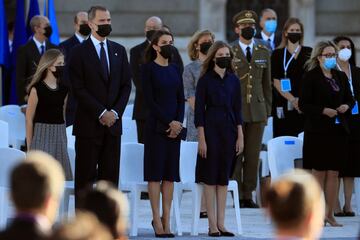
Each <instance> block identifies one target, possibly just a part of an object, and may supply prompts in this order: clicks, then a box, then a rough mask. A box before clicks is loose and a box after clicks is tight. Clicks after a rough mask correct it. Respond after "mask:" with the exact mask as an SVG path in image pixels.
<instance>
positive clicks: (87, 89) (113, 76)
mask: <svg viewBox="0 0 360 240" xmlns="http://www.w3.org/2000/svg"><path fill="white" fill-rule="evenodd" d="M88 17H89V26H90V28H91V35H90V37H89V38H88V39H87V40H86V41H85V42H84V43H82V44H79V45H78V46H76V47H75V48H74V49H73V50H72V57H71V59H70V66H69V76H70V82H71V84H72V86H73V91H74V95H75V98H76V100H77V102H78V106H77V109H76V114H75V122H74V128H73V134H74V135H75V136H76V141H75V150H76V164H75V204H76V206H78V197H79V192H81V190H82V189H84V188H85V187H87V186H88V185H91V184H93V183H94V182H95V181H96V180H107V181H110V182H112V183H114V184H115V185H116V186H117V185H118V181H119V167H120V136H121V133H122V122H121V117H122V114H123V112H124V110H125V107H126V104H127V102H128V100H129V95H130V91H131V71H130V66H129V63H128V59H127V55H126V51H125V48H124V47H123V46H122V45H120V44H118V43H115V42H113V41H110V40H108V39H107V38H106V37H107V36H108V35H109V34H110V32H111V18H110V12H109V11H108V10H107V9H106V8H105V7H102V6H93V7H91V8H90V10H89V11H88Z"/></svg>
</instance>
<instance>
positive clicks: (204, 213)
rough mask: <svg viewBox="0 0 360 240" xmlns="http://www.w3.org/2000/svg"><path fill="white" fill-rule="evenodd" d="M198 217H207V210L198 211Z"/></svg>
mask: <svg viewBox="0 0 360 240" xmlns="http://www.w3.org/2000/svg"><path fill="white" fill-rule="evenodd" d="M200 218H208V215H207V212H200Z"/></svg>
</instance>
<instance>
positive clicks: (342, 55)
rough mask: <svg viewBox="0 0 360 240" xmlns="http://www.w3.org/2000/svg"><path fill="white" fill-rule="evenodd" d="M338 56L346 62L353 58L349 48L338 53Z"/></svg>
mask: <svg viewBox="0 0 360 240" xmlns="http://www.w3.org/2000/svg"><path fill="white" fill-rule="evenodd" d="M338 54H339V55H338V56H339V58H340V60H341V61H344V62H346V61H347V60H349V59H350V57H351V50H350V49H348V48H343V49H341V50H340V51H339V52H338Z"/></svg>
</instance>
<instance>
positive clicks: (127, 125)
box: [121, 117, 137, 143]
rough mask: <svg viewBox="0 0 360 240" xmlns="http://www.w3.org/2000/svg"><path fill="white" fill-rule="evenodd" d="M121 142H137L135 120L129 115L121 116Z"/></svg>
mask: <svg viewBox="0 0 360 240" xmlns="http://www.w3.org/2000/svg"><path fill="white" fill-rule="evenodd" d="M121 142H122V143H130V142H134V143H137V129H136V122H135V120H132V119H131V118H129V117H123V118H122V135H121Z"/></svg>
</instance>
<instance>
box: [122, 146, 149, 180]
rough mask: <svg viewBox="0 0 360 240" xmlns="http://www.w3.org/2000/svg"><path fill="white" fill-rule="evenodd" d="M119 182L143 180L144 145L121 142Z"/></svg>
mask: <svg viewBox="0 0 360 240" xmlns="http://www.w3.org/2000/svg"><path fill="white" fill-rule="evenodd" d="M119 181H120V184H127V183H139V182H144V145H143V144H141V143H124V144H121V157H120V177H119Z"/></svg>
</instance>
